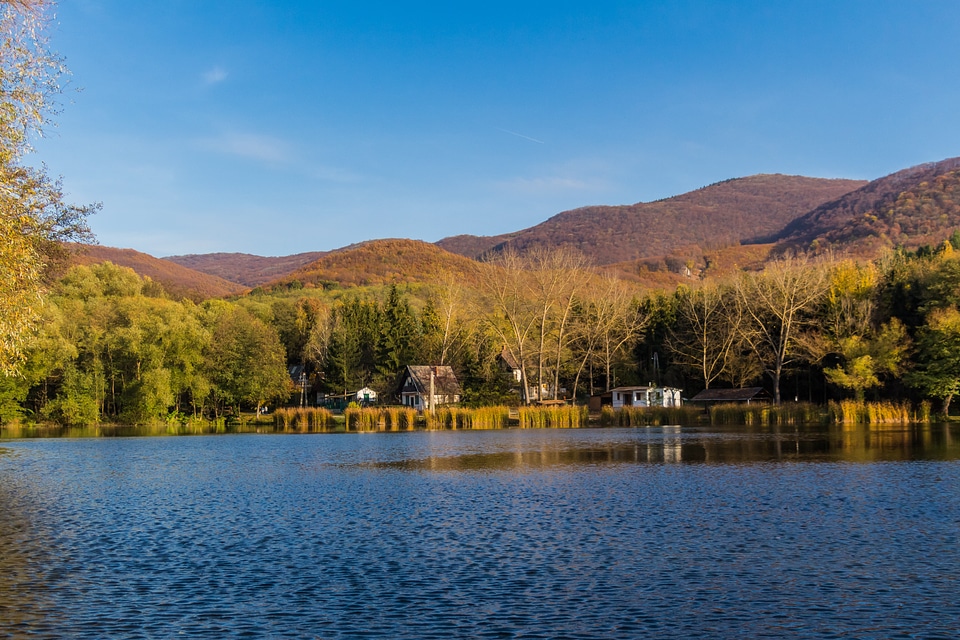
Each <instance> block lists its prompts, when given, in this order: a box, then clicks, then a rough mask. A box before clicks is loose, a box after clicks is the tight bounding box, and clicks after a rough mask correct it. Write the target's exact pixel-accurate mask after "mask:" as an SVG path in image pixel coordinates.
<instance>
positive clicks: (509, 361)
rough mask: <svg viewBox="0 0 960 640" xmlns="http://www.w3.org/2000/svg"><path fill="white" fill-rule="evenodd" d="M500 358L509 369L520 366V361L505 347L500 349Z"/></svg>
mask: <svg viewBox="0 0 960 640" xmlns="http://www.w3.org/2000/svg"><path fill="white" fill-rule="evenodd" d="M500 359H501V360H503V362H504V363H505V364H506V365H507V366H508V367H510V368H511V369H519V368H520V363H519V362H517V359H516V358H514V357H513V354H512V353H511V352H510V351H509V350H508V349H507V348H506V347H504V348H503V349H501V350H500Z"/></svg>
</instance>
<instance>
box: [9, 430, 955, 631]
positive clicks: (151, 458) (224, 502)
mask: <svg viewBox="0 0 960 640" xmlns="http://www.w3.org/2000/svg"><path fill="white" fill-rule="evenodd" d="M958 443H960V433H957V432H956V431H950V430H949V429H948V428H946V427H930V428H919V429H906V430H892V431H883V432H870V431H862V430H859V431H840V430H837V431H826V432H821V431H802V430H801V431H797V430H784V431H782V432H776V431H768V430H748V429H743V428H741V429H733V428H729V429H723V430H720V429H713V428H686V427H685V428H679V427H663V428H641V429H597V430H556V431H554V430H545V431H517V430H508V431H486V432H417V433H399V434H373V433H369V434H344V435H308V436H299V435H233V436H197V437H176V438H124V439H59V440H15V441H4V442H3V443H2V444H0V448H2V449H3V450H4V453H2V454H0V636H4V635H5V636H8V637H26V636H30V637H64V636H69V637H80V638H83V637H87V638H101V637H118V638H119V637H122V638H128V637H130V638H138V637H139V638H154V637H155V638H167V637H172V636H177V635H186V636H192V637H295V638H352V637H389V638H446V637H481V638H482V637H490V638H557V637H566V638H636V637H676V638H680V637H720V638H740V637H785V636H787V637H818V638H820V637H866V638H871V637H875V638H890V637H924V638H937V637H943V638H948V637H956V636H957V635H960V604H957V600H956V598H955V597H954V596H955V594H956V593H957V591H958V587H960V584H958V583H960V444H958Z"/></svg>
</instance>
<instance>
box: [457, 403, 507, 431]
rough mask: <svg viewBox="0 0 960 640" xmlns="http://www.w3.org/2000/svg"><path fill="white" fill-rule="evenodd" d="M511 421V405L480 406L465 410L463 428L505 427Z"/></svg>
mask: <svg viewBox="0 0 960 640" xmlns="http://www.w3.org/2000/svg"><path fill="white" fill-rule="evenodd" d="M509 423H510V409H509V407H503V406H496V407H478V408H476V409H472V410H470V411H468V412H464V426H463V427H461V428H463V429H504V428H506V427H507V426H508V425H509Z"/></svg>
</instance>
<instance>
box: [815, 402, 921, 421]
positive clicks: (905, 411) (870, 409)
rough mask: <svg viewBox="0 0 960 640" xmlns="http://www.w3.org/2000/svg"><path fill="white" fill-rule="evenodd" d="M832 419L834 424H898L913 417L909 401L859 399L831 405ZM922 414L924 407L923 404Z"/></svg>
mask: <svg viewBox="0 0 960 640" xmlns="http://www.w3.org/2000/svg"><path fill="white" fill-rule="evenodd" d="M929 411H930V408H929V406H927V407H926V418H927V421H929V415H930V414H929ZM829 412H830V421H831V422H832V423H833V424H843V425H852V424H874V425H879V424H886V425H890V424H897V425H906V424H909V423H910V422H911V421H912V420H913V419H914V417H915V416H914V415H913V413H912V412H911V410H910V405H909V403H896V402H862V401H857V400H841V401H840V402H831V403H830V405H829ZM920 413H921V415H923V413H924V408H923V406H922V405H921V409H920Z"/></svg>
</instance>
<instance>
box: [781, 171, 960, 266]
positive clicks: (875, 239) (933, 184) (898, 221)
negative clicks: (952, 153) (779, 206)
mask: <svg viewBox="0 0 960 640" xmlns="http://www.w3.org/2000/svg"><path fill="white" fill-rule="evenodd" d="M958 226H960V158H950V159H948V160H942V161H940V162H931V163H927V164H922V165H919V166H916V167H911V168H909V169H904V170H903V171H898V172H896V173H893V174H890V175H888V176H886V177H883V178H880V179H879V180H874V181H873V182H871V183H869V184H867V185H865V186H863V187H861V188H859V189H857V190H856V191H853V192H851V193H848V194H846V195H844V196H842V197H840V198H838V199H836V200H834V201H831V202H827V203H825V204H822V205H820V206H819V207H817V208H816V209H814V210H813V211H810V212H809V213H807V214H806V215H804V216H801V217H799V218H797V219H796V220H794V221H793V222H791V223H790V224H789V225H787V227H786V228H785V229H784V230H783V232H782V233H781V234H780V236H779V240H780V242H781V244H782V245H784V246H788V247H791V248H798V249H809V248H814V249H827V248H830V249H840V250H843V251H845V252H848V253H856V254H860V255H864V256H871V255H873V254H874V253H875V252H876V251H877V250H878V249H879V248H882V247H893V246H898V245H903V246H905V247H907V248H909V249H914V248H916V247H918V246H921V245H924V244H930V243H937V242H940V241H942V240H943V238H945V237H946V236H948V235H950V232H951V231H952V230H954V229H956V228H957V227H958Z"/></svg>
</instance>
